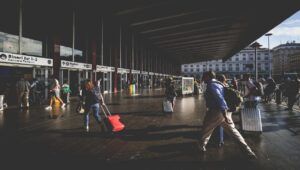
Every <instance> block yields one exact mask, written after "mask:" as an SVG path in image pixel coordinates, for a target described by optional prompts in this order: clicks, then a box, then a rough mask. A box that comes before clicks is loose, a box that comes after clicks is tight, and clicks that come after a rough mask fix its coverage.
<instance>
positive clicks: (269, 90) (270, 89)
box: [264, 78, 276, 103]
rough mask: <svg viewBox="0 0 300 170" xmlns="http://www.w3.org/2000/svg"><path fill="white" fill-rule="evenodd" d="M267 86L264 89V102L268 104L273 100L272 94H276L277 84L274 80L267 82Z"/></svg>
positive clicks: (270, 79)
mask: <svg viewBox="0 0 300 170" xmlns="http://www.w3.org/2000/svg"><path fill="white" fill-rule="evenodd" d="M267 83H268V84H267V85H266V87H265V89H264V100H265V102H266V103H269V102H270V101H271V99H272V94H273V93H274V92H275V89H276V83H275V81H274V79H273V78H269V79H268V80H267Z"/></svg>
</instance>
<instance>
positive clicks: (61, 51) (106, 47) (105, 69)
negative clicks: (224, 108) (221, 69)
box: [0, 0, 300, 170]
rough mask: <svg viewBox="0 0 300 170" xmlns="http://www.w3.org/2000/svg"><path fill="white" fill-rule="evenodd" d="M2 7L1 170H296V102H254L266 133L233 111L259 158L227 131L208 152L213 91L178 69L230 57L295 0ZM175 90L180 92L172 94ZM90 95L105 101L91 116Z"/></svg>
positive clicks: (134, 0) (82, 1) (29, 0)
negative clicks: (246, 125)
mask: <svg viewBox="0 0 300 170" xmlns="http://www.w3.org/2000/svg"><path fill="white" fill-rule="evenodd" d="M1 7H2V8H1V10H0V160H1V161H0V162H1V164H2V163H3V164H5V165H6V164H7V166H9V167H11V168H9V167H8V168H6V169H14V168H16V167H20V168H25V167H27V166H39V165H41V167H39V169H44V168H46V167H47V166H48V165H49V167H52V166H54V167H55V164H56V163H61V164H64V165H67V166H68V165H69V166H70V167H72V166H74V167H76V166H77V165H78V167H79V165H81V166H83V167H85V168H87V167H88V165H91V164H97V166H98V168H101V166H102V167H103V169H108V168H109V166H119V164H127V165H122V166H121V167H123V168H125V167H127V166H128V168H131V169H151V170H152V169H299V167H300V160H299V158H300V150H299V148H300V147H298V146H299V144H300V139H299V136H298V133H299V115H300V110H299V102H298V103H297V104H296V106H295V107H294V108H295V109H294V110H286V108H287V105H286V103H287V102H286V100H287V99H285V98H282V99H281V100H282V102H280V103H278V102H277V100H276V99H275V98H272V100H271V102H269V103H264V102H260V103H259V104H258V105H257V108H259V109H260V114H261V116H260V117H259V118H260V119H261V121H262V126H261V128H262V131H261V132H260V133H254V134H253V133H247V132H245V131H243V127H242V119H243V117H242V116H241V114H240V112H235V113H233V115H232V118H233V122H234V124H235V127H234V125H233V126H231V125H230V126H231V128H232V129H235V128H236V129H237V132H236V133H238V132H240V133H241V134H242V136H243V137H244V138H245V141H246V142H247V144H248V145H249V147H251V148H252V149H253V152H254V153H255V154H256V158H255V159H254V160H253V159H251V160H250V159H249V158H248V157H247V155H245V154H244V152H243V151H242V150H243V149H241V148H240V147H239V145H238V144H237V143H236V142H235V140H234V138H231V137H230V136H229V135H226V134H225V136H224V142H223V143H222V145H221V146H220V144H218V132H217V131H216V132H214V133H213V135H212V136H211V140H210V142H209V143H208V145H207V146H206V152H204V153H203V152H202V151H203V150H202V151H201V148H200V149H199V140H201V135H202V132H203V131H202V130H203V127H204V126H205V125H204V124H203V121H204V118H205V116H206V112H207V111H208V109H207V108H206V104H207V102H206V101H205V98H206V97H207V96H206V95H205V94H206V93H205V89H206V86H205V83H203V81H200V80H196V79H194V78H193V77H184V76H182V74H181V65H182V64H188V63H192V62H202V61H210V60H222V61H226V60H227V59H229V58H230V57H231V56H233V55H234V54H236V53H238V52H239V51H241V50H242V49H243V48H245V47H246V46H249V45H250V44H252V43H253V42H254V41H255V40H257V39H258V38H259V37H261V36H262V35H264V34H265V33H267V32H268V31H270V30H271V29H272V28H274V27H275V26H277V25H278V24H280V23H281V22H283V21H284V20H285V19H287V18H288V17H290V16H291V15H293V14H294V13H295V12H297V11H299V10H300V1H294V0H285V1H267V0H252V1H236V0H227V1H218V0H203V1H199V0H102V1H99V0H74V1H67V0H43V1H41V0H2V1H1ZM207 71H209V70H207ZM200 82H201V83H200ZM198 83H199V84H198ZM173 86H174V87H173ZM169 87H172V88H173V89H172V90H174V91H176V95H177V97H172V99H170V98H168V92H167V91H168V89H169ZM222 88H226V87H225V86H224V87H223V86H222ZM243 88H244V87H243ZM65 89H66V90H65ZM243 90H244V89H242V90H241V91H243ZM96 92H97V94H98V95H97V96H96V95H95V96H96V97H95V96H94V97H95V98H93V99H90V98H89V99H87V98H88V97H90V96H91V95H92V94H94V93H95V94H96ZM89 95H90V96H89ZM101 95H102V96H103V99H102V98H101V97H99V96H101ZM176 95H175V96H176ZM272 97H274V96H272ZM280 97H281V96H280ZM169 99H170V101H169ZM91 101H97V103H96V105H97V104H98V105H97V106H96V105H94V104H95V103H93V107H92V106H91V109H90V110H91V112H93V113H94V114H93V115H92V114H91V113H90V112H88V111H87V109H86V105H88V104H90V103H89V102H91ZM276 102H277V103H276ZM87 103H88V104H87ZM165 104H170V105H171V106H172V108H171V112H172V113H167V112H166V110H165V107H164V106H165ZM105 107H107V109H105ZM97 109H98V110H99V111H100V113H99V114H100V118H99V117H97V114H96V111H95V110H97ZM104 111H105V112H104ZM109 112H110V113H111V114H110V113H109ZM105 113H106V114H107V115H108V116H105V115H106V114H105ZM89 114H90V116H89V117H88V116H87V115H89ZM94 117H95V119H94ZM110 117H113V118H114V120H116V121H121V123H122V124H123V125H124V126H125V128H124V129H122V130H121V131H118V132H117V130H115V132H113V131H114V129H110V128H109V129H106V130H105V129H104V128H103V126H99V125H98V124H97V123H99V122H102V123H104V122H105V123H104V124H107V123H111V121H114V120H111V119H110ZM89 121H90V123H89V124H88V123H87V122H89ZM250 123H251V121H250ZM225 131H226V129H225ZM0 166H2V165H0ZM3 166H4V165H3ZM5 167H6V166H5ZM20 168H19V169H20Z"/></svg>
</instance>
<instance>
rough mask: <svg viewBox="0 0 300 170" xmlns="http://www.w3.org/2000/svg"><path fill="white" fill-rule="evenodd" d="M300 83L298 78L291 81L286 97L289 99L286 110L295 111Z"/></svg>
mask: <svg viewBox="0 0 300 170" xmlns="http://www.w3.org/2000/svg"><path fill="white" fill-rule="evenodd" d="M299 86H300V82H299V80H298V78H297V77H294V78H293V80H290V81H289V83H288V84H287V87H286V95H287V97H288V108H287V109H285V110H288V111H293V106H294V104H295V102H296V101H297V100H298V98H299Z"/></svg>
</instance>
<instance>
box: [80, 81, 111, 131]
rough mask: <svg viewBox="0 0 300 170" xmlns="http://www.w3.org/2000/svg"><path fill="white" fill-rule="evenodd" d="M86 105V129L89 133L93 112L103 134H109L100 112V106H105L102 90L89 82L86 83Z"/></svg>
mask: <svg viewBox="0 0 300 170" xmlns="http://www.w3.org/2000/svg"><path fill="white" fill-rule="evenodd" d="M85 90H86V93H85V105H84V107H85V108H84V110H85V112H84V128H85V130H86V131H87V132H88V131H89V113H90V112H93V116H94V118H95V119H96V121H97V122H98V124H99V125H100V127H101V129H102V132H107V128H106V126H105V124H104V123H103V121H102V119H101V117H100V115H99V112H100V105H105V103H104V100H103V97H102V94H101V91H100V88H98V86H94V85H93V83H92V81H90V80H89V81H87V82H86V83H85Z"/></svg>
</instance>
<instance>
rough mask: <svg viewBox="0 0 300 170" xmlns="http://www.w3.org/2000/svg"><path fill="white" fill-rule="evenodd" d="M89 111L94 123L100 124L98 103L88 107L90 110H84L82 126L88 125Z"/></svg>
mask: <svg viewBox="0 0 300 170" xmlns="http://www.w3.org/2000/svg"><path fill="white" fill-rule="evenodd" d="M90 111H92V112H93V116H94V118H95V119H96V121H97V122H98V123H100V122H101V117H100V115H99V112H100V109H99V103H96V104H93V105H91V106H90V109H86V110H85V113H84V126H85V127H86V126H88V125H89V120H90V119H89V113H90Z"/></svg>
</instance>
